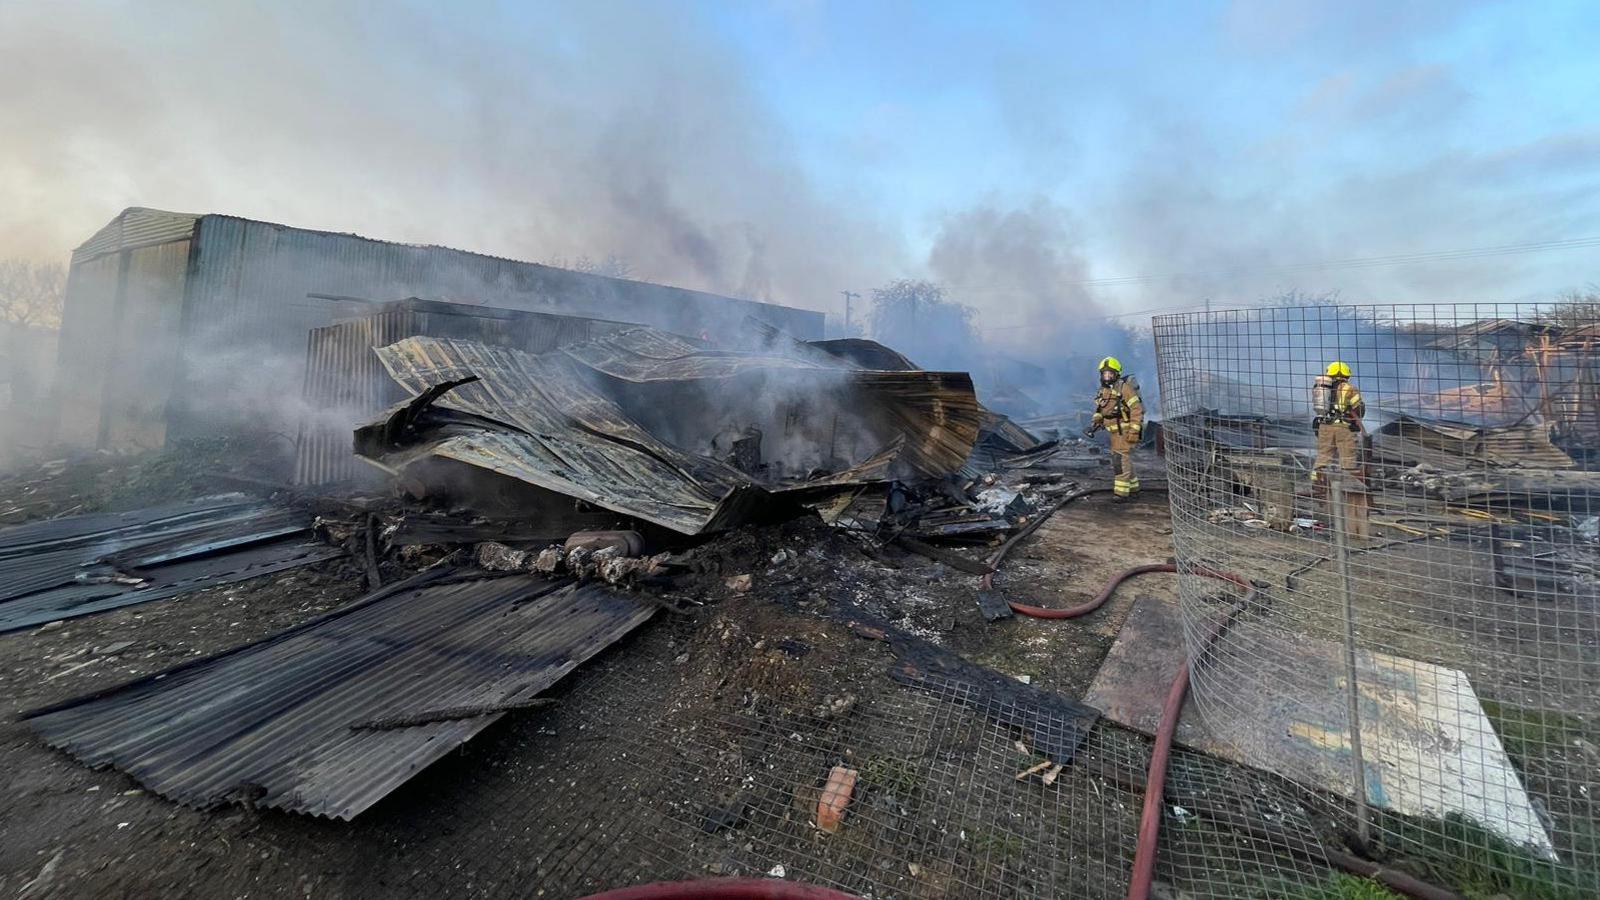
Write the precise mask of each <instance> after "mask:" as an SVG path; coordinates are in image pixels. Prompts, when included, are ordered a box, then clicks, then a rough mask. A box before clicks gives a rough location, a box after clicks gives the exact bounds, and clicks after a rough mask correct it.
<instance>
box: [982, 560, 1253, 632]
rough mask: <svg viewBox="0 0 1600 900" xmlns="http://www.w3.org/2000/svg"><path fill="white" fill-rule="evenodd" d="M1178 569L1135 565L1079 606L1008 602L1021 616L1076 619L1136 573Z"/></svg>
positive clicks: (1084, 614)
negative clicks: (1054, 606) (1049, 605)
mask: <svg viewBox="0 0 1600 900" xmlns="http://www.w3.org/2000/svg"><path fill="white" fill-rule="evenodd" d="M1176 571H1178V567H1177V566H1175V565H1173V564H1172V563H1147V564H1146V565H1142V566H1134V567H1133V568H1131V569H1126V570H1124V571H1122V572H1119V573H1117V574H1116V575H1115V576H1113V577H1112V579H1111V580H1110V581H1108V582H1106V586H1105V587H1103V588H1101V589H1100V593H1098V594H1096V595H1095V598H1094V599H1093V600H1090V601H1089V602H1088V603H1080V604H1078V605H1077V606H1069V607H1067V608H1066V609H1051V608H1050V607H1048V606H1029V605H1028V604H1026V603H1017V602H1015V601H1012V600H1007V601H1006V603H1007V604H1008V605H1010V607H1011V611H1012V612H1014V613H1016V614H1017V615H1020V616H1032V617H1033V618H1035V619H1076V618H1078V617H1079V616H1087V615H1088V614H1089V613H1092V612H1094V611H1095V610H1097V609H1099V608H1100V607H1102V606H1104V605H1105V604H1106V601H1107V600H1110V599H1111V595H1112V594H1114V593H1116V590H1117V588H1118V587H1119V586H1120V585H1121V584H1122V583H1123V582H1124V581H1127V580H1128V579H1129V578H1132V577H1134V576H1135V575H1146V574H1149V573H1151V572H1176ZM1207 574H1211V573H1207ZM1230 580H1242V579H1237V576H1235V579H1230Z"/></svg>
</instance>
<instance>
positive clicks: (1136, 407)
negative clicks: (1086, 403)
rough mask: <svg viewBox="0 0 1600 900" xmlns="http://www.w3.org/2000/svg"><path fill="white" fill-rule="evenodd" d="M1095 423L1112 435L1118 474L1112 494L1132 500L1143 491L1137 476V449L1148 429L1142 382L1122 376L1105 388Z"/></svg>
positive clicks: (1096, 398) (1097, 398)
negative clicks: (1145, 419)
mask: <svg viewBox="0 0 1600 900" xmlns="http://www.w3.org/2000/svg"><path fill="white" fill-rule="evenodd" d="M1094 423H1095V424H1096V425H1099V426H1102V427H1104V428H1105V430H1106V431H1107V432H1108V433H1109V434H1110V435H1111V458H1112V461H1113V463H1114V464H1115V467H1116V470H1115V472H1114V473H1113V476H1112V482H1111V486H1112V491H1113V493H1115V494H1116V495H1117V496H1118V497H1128V496H1132V495H1133V494H1136V493H1138V491H1139V477H1138V476H1137V475H1134V474H1133V457H1132V453H1133V448H1134V446H1135V445H1136V444H1138V443H1139V433H1140V431H1141V430H1142V429H1143V428H1144V402H1143V401H1142V400H1140V399H1139V382H1138V381H1136V380H1135V379H1134V378H1133V376H1131V375H1119V376H1118V377H1117V379H1116V380H1115V381H1113V382H1111V383H1110V384H1102V385H1101V386H1100V390H1099V391H1098V392H1097V393H1096V394H1095V396H1094Z"/></svg>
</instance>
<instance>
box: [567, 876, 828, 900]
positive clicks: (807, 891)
mask: <svg viewBox="0 0 1600 900" xmlns="http://www.w3.org/2000/svg"><path fill="white" fill-rule="evenodd" d="M584 900H860V898H859V897H857V896H856V895H854V894H846V893H844V892H843V891H836V890H834V889H832V888H825V887H817V886H816V885H811V884H801V883H799V882H798V881H784V880H783V879H781V878H707V879H704V880H702V881H658V882H656V883H654V884H638V885H634V886H633V887H625V888H617V889H616V890H611V891H604V892H602V893H599V894H590V895H589V896H588V897H586V898H584Z"/></svg>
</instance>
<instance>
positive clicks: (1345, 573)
mask: <svg viewBox="0 0 1600 900" xmlns="http://www.w3.org/2000/svg"><path fill="white" fill-rule="evenodd" d="M1596 313H1597V311H1596V310H1594V309H1592V308H1588V307H1583V306H1571V305H1567V306H1533V305H1515V304H1493V305H1482V304H1453V305H1428V306H1383V307H1350V306H1331V305H1328V306H1318V307H1281V308H1258V309H1250V310H1242V311H1225V312H1214V313H1201V314H1191V315H1179V316H1166V317H1161V318H1158V319H1157V320H1156V323H1155V338H1156V345H1157V356H1158V364H1159V377H1160V382H1161V394H1162V428H1163V440H1164V445H1165V450H1166V458H1167V474H1168V485H1169V491H1170V498H1171V507H1172V516H1173V529H1174V534H1173V538H1174V544H1175V547H1176V550H1177V554H1178V560H1179V568H1180V589H1179V594H1180V604H1181V606H1182V609H1183V614H1184V621H1185V631H1186V640H1187V645H1188V648H1189V652H1190V657H1191V659H1193V660H1195V662H1194V664H1193V668H1192V673H1193V690H1194V694H1195V702H1196V704H1197V706H1198V708H1199V710H1200V713H1201V719H1202V722H1203V726H1204V728H1205V730H1206V732H1207V733H1208V734H1209V736H1210V738H1211V739H1212V740H1213V741H1214V742H1215V745H1216V751H1217V752H1219V753H1221V754H1222V755H1224V756H1227V757H1230V758H1233V759H1235V760H1237V761H1239V762H1241V763H1245V764H1248V765H1251V766H1255V767H1258V768H1261V769H1264V770H1266V771H1269V772H1274V773H1277V774H1279V775H1281V776H1282V777H1284V778H1286V779H1289V780H1291V781H1293V782H1295V783H1297V784H1299V785H1302V786H1304V787H1305V788H1307V789H1310V790H1311V791H1313V792H1315V794H1316V795H1317V796H1320V797H1321V798H1322V799H1323V800H1325V801H1326V805H1327V809H1328V811H1329V814H1330V815H1331V816H1332V817H1333V820H1334V821H1335V822H1337V823H1338V826H1339V830H1341V831H1343V832H1344V833H1345V834H1344V840H1345V841H1346V842H1348V843H1350V844H1351V845H1352V846H1354V847H1356V848H1358V849H1361V850H1363V851H1364V852H1366V853H1368V854H1370V855H1373V856H1376V857H1378V858H1384V859H1391V860H1394V861H1396V862H1398V863H1401V864H1403V865H1405V866H1409V867H1411V868H1413V869H1415V870H1417V871H1418V872H1419V873H1421V874H1426V875H1430V876H1432V877H1434V878H1435V879H1436V880H1439V881H1441V882H1445V883H1449V884H1451V885H1453V886H1455V887H1457V888H1459V889H1462V890H1470V891H1481V892H1487V893H1490V894H1493V893H1496V892H1503V893H1507V894H1509V895H1512V896H1528V895H1531V896H1592V895H1594V894H1595V893H1596V892H1597V891H1600V809H1597V807H1596V805H1595V799H1594V798H1593V796H1592V795H1593V794H1594V792H1595V791H1597V790H1600V616H1597V604H1600V543H1597V537H1600V535H1597V521H1600V520H1597V518H1596V516H1597V513H1600V502H1597V501H1600V394H1597V385H1600V315H1597V314H1596ZM1210 573H1231V574H1234V575H1237V576H1241V577H1242V578H1244V579H1248V580H1249V581H1250V582H1252V583H1253V584H1254V585H1255V588H1256V589H1255V590H1254V591H1253V592H1251V593H1250V594H1249V595H1248V597H1247V598H1246V599H1245V601H1244V602H1243V605H1242V607H1241V606H1239V605H1238V602H1237V600H1236V598H1233V597H1231V596H1222V595H1221V594H1219V591H1218V587H1217V585H1218V582H1217V581H1216V580H1215V579H1214V578H1212V577H1209V575H1210Z"/></svg>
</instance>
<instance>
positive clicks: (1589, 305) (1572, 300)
mask: <svg viewBox="0 0 1600 900" xmlns="http://www.w3.org/2000/svg"><path fill="white" fill-rule="evenodd" d="M1542 318H1544V319H1545V320H1546V321H1547V322H1549V323H1550V324H1551V325H1557V326H1560V327H1563V328H1576V327H1578V326H1581V325H1593V324H1595V323H1596V322H1600V285H1590V286H1589V289H1588V290H1587V291H1568V292H1567V293H1565V294H1563V295H1561V298H1560V300H1559V301H1558V302H1557V303H1556V305H1554V306H1552V307H1550V309H1549V311H1548V312H1546V313H1545V314H1544V316H1543V317H1542Z"/></svg>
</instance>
